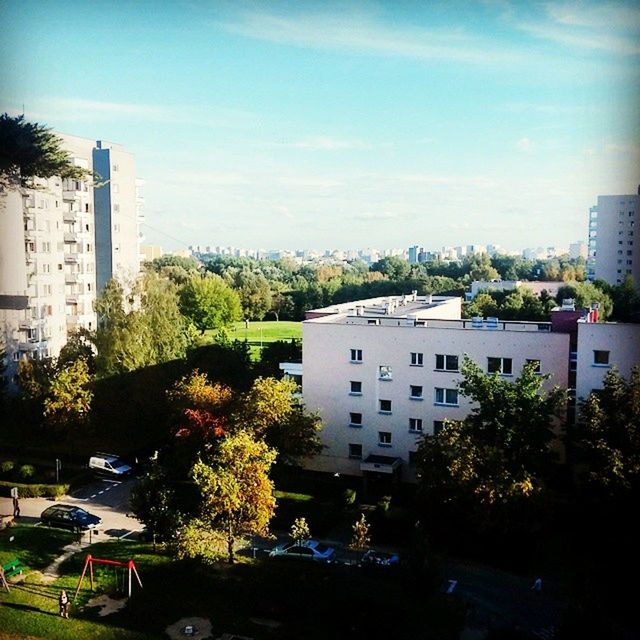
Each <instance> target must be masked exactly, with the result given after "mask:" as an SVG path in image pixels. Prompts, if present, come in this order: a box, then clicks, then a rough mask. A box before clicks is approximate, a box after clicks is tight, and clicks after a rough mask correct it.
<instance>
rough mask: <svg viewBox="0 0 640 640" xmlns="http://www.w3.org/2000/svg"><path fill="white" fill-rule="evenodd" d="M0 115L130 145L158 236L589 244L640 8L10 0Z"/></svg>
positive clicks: (632, 187)
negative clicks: (17, 116)
mask: <svg viewBox="0 0 640 640" xmlns="http://www.w3.org/2000/svg"><path fill="white" fill-rule="evenodd" d="M0 22H1V23H2V24H3V38H2V39H0V87H2V89H1V91H0V110H2V111H9V112H11V113H21V112H22V109H23V105H24V112H25V115H26V117H27V118H28V119H30V120H37V121H40V122H44V123H46V124H48V125H50V126H52V127H54V128H55V129H56V130H58V131H61V132H65V133H71V134H75V135H80V136H85V137H89V138H94V139H105V140H111V141H114V142H119V143H121V144H123V145H124V146H125V147H126V148H127V149H129V150H130V151H132V152H133V153H135V155H136V161H137V167H138V174H139V175H140V177H143V178H144V179H145V180H146V200H147V207H146V215H147V223H148V225H147V226H145V228H144V231H145V234H146V236H147V240H148V241H150V242H155V243H159V244H162V245H163V246H164V247H165V248H168V249H170V248H173V249H178V248H181V247H182V246H183V244H181V243H184V244H192V243H201V244H211V245H216V244H222V245H229V244H231V245H235V246H243V247H290V248H293V247H309V248H313V247H317V248H325V247H336V248H349V247H368V246H374V247H406V246H409V245H412V244H419V245H423V246H426V247H428V248H437V247H439V246H442V245H459V244H469V243H485V244H486V243H498V244H501V245H503V246H505V247H508V248H513V249H519V248H522V247H526V246H538V245H544V246H547V245H556V246H567V245H568V243H569V242H571V241H574V240H577V239H585V236H586V225H587V216H588V208H589V206H590V205H592V204H595V201H596V197H597V195H598V194H611V193H635V192H636V190H637V187H638V183H639V182H640V145H639V143H640V140H639V139H638V138H639V132H640V114H639V108H640V99H639V98H640V64H639V63H640V7H638V5H637V3H634V2H629V3H608V2H548V3H531V2H508V1H506V0H486V1H484V2H481V1H478V2H472V3H469V2H452V1H449V2H402V1H401V0H396V1H388V2H383V1H379V2H364V1H363V2H337V3H332V2H291V3H280V2H240V1H238V0H234V1H233V2H215V1H214V2H198V1H196V0H190V1H176V2H144V1H139V2H135V3H131V2H124V1H113V0H112V1H110V2H102V1H95V2H90V3H88V2H71V1H64V0H58V1H55V2H54V1H52V0H40V1H38V2H35V1H28V0H27V1H24V0H21V1H19V2H18V1H15V0H4V1H2V0H0Z"/></svg>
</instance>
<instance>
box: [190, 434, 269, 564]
mask: <svg viewBox="0 0 640 640" xmlns="http://www.w3.org/2000/svg"><path fill="white" fill-rule="evenodd" d="M275 457H276V453H275V451H273V450H272V449H270V448H269V447H268V446H267V445H266V444H265V443H264V442H260V441H256V440H254V439H253V437H252V436H251V434H249V433H248V432H246V431H240V432H238V433H236V434H234V435H232V436H228V437H227V438H225V439H224V440H223V441H222V442H221V443H220V446H219V448H218V449H217V451H216V453H215V456H214V457H213V459H212V460H211V461H210V462H203V461H199V462H197V463H196V464H195V465H194V467H193V470H192V477H193V480H194V482H195V484H196V486H197V487H198V489H199V490H200V493H201V496H202V501H201V510H200V511H201V513H200V523H199V524H200V526H199V527H198V528H199V529H200V531H201V532H203V533H205V534H212V533H217V534H218V535H220V536H221V537H222V538H223V539H224V540H225V542H226V546H227V558H228V561H229V563H233V562H234V559H235V545H236V542H237V540H238V538H239V537H241V536H245V535H267V534H268V529H269V522H270V520H271V518H272V517H273V515H274V512H275V506H276V500H275V498H274V495H273V490H274V487H273V482H272V481H271V480H270V479H269V471H270V469H271V465H272V464H273V462H274V461H275ZM196 535H197V534H196ZM184 551H185V552H186V553H187V554H189V548H188V543H187V548H186V549H185V550H184ZM194 551H195V553H193V554H192V555H199V553H198V547H197V546H196V548H195V549H194Z"/></svg>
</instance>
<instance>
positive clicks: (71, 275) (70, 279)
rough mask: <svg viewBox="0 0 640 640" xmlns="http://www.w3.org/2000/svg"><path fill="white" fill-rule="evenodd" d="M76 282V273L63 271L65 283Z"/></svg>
mask: <svg viewBox="0 0 640 640" xmlns="http://www.w3.org/2000/svg"><path fill="white" fill-rule="evenodd" d="M77 282H78V274H77V273H65V274H64V283H65V284H76V283H77Z"/></svg>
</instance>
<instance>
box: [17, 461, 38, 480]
mask: <svg viewBox="0 0 640 640" xmlns="http://www.w3.org/2000/svg"><path fill="white" fill-rule="evenodd" d="M35 473H36V470H35V468H34V467H33V465H31V464H23V465H22V466H21V467H20V469H18V477H19V478H20V479H21V480H28V479H29V478H33V476H34V475H35Z"/></svg>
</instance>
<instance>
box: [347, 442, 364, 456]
mask: <svg viewBox="0 0 640 640" xmlns="http://www.w3.org/2000/svg"><path fill="white" fill-rule="evenodd" d="M349 457H350V458H355V459H356V460H362V445H361V444H355V443H353V442H350V443H349Z"/></svg>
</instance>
